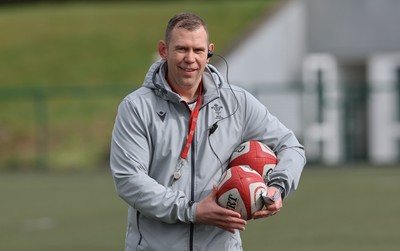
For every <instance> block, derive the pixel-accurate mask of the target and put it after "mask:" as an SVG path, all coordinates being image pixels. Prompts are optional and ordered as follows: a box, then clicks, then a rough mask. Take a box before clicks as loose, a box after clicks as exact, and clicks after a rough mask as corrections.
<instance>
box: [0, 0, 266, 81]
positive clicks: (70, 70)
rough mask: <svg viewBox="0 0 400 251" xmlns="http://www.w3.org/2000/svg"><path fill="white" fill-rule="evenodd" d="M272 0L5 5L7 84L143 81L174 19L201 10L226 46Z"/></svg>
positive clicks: (0, 14)
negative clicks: (172, 17) (166, 30)
mask: <svg viewBox="0 0 400 251" xmlns="http://www.w3.org/2000/svg"><path fill="white" fill-rule="evenodd" d="M269 2H272V1H271V0H270V1H260V0H258V1H257V0H256V1H254V0H252V1H202V2H198V1H159V2H156V3H152V2H148V3H144V2H132V3H129V2H120V3H95V4H93V3H80V4H79V3H75V4H55V5H33V6H26V7H19V8H18V7H13V8H3V9H0V30H1V31H2V39H1V40H0V76H2V80H1V84H0V85H1V86H15V85H23V86H25V85H70V84H73V85H81V84H82V85H99V84H113V85H119V84H127V83H134V84H140V83H141V82H142V80H143V75H144V74H145V72H146V71H147V69H148V66H149V64H150V63H151V62H152V61H153V59H154V54H155V53H156V51H157V43H158V41H159V40H160V39H163V38H164V30H165V27H166V23H167V22H168V20H169V18H170V17H171V16H172V15H174V14H176V13H178V12H183V11H191V12H195V13H198V14H199V15H201V16H202V17H203V18H204V19H205V21H206V22H207V24H208V26H209V30H210V39H211V41H212V42H214V43H215V44H216V50H217V51H222V50H223V49H224V48H226V47H227V46H229V45H230V43H231V42H232V40H236V39H238V38H239V37H240V35H241V34H242V33H243V31H244V29H245V28H246V27H247V26H248V25H249V23H251V22H253V21H255V19H256V18H257V17H258V16H259V15H260V14H261V13H263V12H265V10H266V8H267V6H268V3H269Z"/></svg>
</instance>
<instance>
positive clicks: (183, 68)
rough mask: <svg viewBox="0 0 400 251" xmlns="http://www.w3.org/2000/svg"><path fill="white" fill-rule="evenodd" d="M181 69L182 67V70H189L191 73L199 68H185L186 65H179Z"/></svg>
mask: <svg viewBox="0 0 400 251" xmlns="http://www.w3.org/2000/svg"><path fill="white" fill-rule="evenodd" d="M179 69H181V70H182V71H184V72H187V73H191V72H195V71H197V68H185V67H179Z"/></svg>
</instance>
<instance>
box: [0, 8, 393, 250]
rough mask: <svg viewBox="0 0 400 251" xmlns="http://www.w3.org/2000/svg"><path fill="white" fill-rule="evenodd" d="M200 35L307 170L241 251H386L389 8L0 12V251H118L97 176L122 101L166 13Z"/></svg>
mask: <svg viewBox="0 0 400 251" xmlns="http://www.w3.org/2000/svg"><path fill="white" fill-rule="evenodd" d="M184 11H190V12H195V13H196V14H199V15H200V16H202V17H203V18H204V20H205V21H206V23H207V24H208V27H209V31H210V40H211V41H212V42H213V43H214V44H215V45H216V50H215V52H216V53H217V54H220V55H222V56H224V57H225V58H226V60H227V62H228V64H229V72H227V70H228V68H227V66H226V65H225V63H224V62H223V61H221V60H218V58H217V57H214V58H212V59H211V63H212V64H214V65H215V66H216V67H217V68H218V69H219V70H220V71H221V72H222V73H227V74H229V80H230V82H231V83H232V84H235V85H239V86H242V87H244V88H246V89H247V90H249V91H250V92H252V93H253V94H254V95H255V96H256V97H257V98H258V99H259V100H260V101H261V102H263V103H264V104H265V105H266V106H267V107H268V108H269V110H270V111H271V112H272V113H273V114H275V115H276V116H277V117H278V118H280V119H281V121H282V122H283V123H284V124H286V125H287V126H288V127H289V128H291V129H292V130H293V131H294V132H295V133H296V135H297V136H298V138H299V139H300V141H301V143H302V144H304V146H305V148H306V154H307V158H308V164H307V166H306V169H305V170H304V173H303V177H302V180H301V182H300V186H299V189H298V191H297V192H295V193H293V195H291V196H289V197H288V198H287V200H286V201H285V206H284V208H283V210H282V212H281V213H280V214H279V215H278V216H275V217H273V218H270V219H267V220H262V221H251V222H249V227H248V228H247V230H246V231H245V232H243V234H242V236H243V245H244V248H245V250H264V249H267V250H268V249H273V248H279V249H280V250H399V248H400V231H399V229H398V226H399V225H400V217H399V216H398V212H400V201H399V199H398V198H399V192H400V25H399V24H400V15H399V13H400V1H394V0H380V1H374V0H249V1H239V0H237V1H227V0H214V1H211V0H210V1H206V0H197V1H196V0H191V1H190V0H186V1H177V0H175V1H168V0H165V1H150V0H148V1H112V0H109V1H106V0H103V1H96V0H86V1H79V0H70V1H68V0H63V1H33V0H32V1H29V0H25V1H11V0H8V1H4V0H3V1H1V0H0V107H1V109H0V199H1V202H0V250H5V251H11V250H15V251H17V250H123V245H124V237H125V225H126V211H127V206H126V205H125V204H124V202H122V200H120V199H119V198H118V197H117V195H116V193H115V191H114V185H113V181H112V178H111V174H110V171H109V166H108V161H109V150H110V140H111V130H112V127H113V123H114V118H115V115H116V110H117V106H118V104H119V102H120V101H121V100H122V98H123V97H124V96H125V95H127V94H128V93H130V92H131V91H133V90H135V89H136V88H137V87H138V86H140V85H141V83H142V81H143V78H144V76H145V73H146V72H147V69H148V67H149V66H150V64H151V63H152V62H154V60H156V59H157V43H158V41H159V40H160V39H163V38H164V30H165V26H166V23H167V22H168V20H169V19H170V18H171V17H172V16H173V15H174V14H176V13H178V12H184Z"/></svg>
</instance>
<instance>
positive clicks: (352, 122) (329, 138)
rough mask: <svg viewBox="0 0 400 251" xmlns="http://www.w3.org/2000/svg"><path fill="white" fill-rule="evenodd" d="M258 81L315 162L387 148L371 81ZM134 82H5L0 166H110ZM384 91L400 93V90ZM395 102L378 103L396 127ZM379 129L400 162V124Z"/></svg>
mask: <svg viewBox="0 0 400 251" xmlns="http://www.w3.org/2000/svg"><path fill="white" fill-rule="evenodd" d="M255 86H256V87H253V88H250V89H249V91H251V92H252V93H254V95H255V96H256V97H257V98H258V99H259V100H260V101H261V102H262V103H264V104H265V105H266V106H267V107H268V108H269V110H270V111H271V112H272V113H273V114H274V115H276V116H277V117H278V118H279V119H280V120H281V121H282V122H283V123H284V124H285V125H287V126H288V127H290V128H291V129H292V130H293V131H294V132H295V133H296V135H297V136H298V138H299V139H300V141H301V143H303V144H304V145H305V146H306V153H307V157H308V160H309V162H315V163H325V164H336V163H349V162H350V163H358V162H359V163H363V162H374V159H373V156H372V155H371V152H373V151H374V150H373V149H374V147H376V148H378V147H382V146H380V145H375V146H372V147H371V145H372V144H373V142H372V141H373V140H372V139H373V138H374V137H376V135H375V136H374V135H372V134H373V133H374V131H373V130H371V128H372V127H374V125H373V124H374V123H375V124H376V122H371V121H374V119H373V117H374V114H373V113H372V111H375V110H376V109H371V106H373V105H376V104H375V103H377V102H374V95H376V93H377V91H376V90H371V89H370V88H367V87H366V86H367V85H366V84H361V85H343V87H342V88H340V91H339V93H338V95H336V96H335V95H333V96H332V95H323V94H322V93H323V91H322V90H321V89H319V88H315V89H311V90H310V89H306V88H303V87H302V86H303V85H302V84H299V83H294V84H292V85H285V86H283V85H281V86H271V85H255ZM132 89H133V87H132V86H121V85H118V88H116V87H114V86H112V85H109V86H100V87H99V86H97V87H80V86H61V87H60V86H59V87H35V88H33V87H32V88H2V89H0V105H1V112H0V170H19V169H22V170H48V169H54V170H75V169H76V170H94V169H101V168H106V167H108V157H109V156H108V154H109V145H110V138H111V130H112V126H113V124H114V118H115V115H116V110H117V106H118V104H119V102H120V101H121V100H122V98H123V97H124V96H125V95H126V94H128V93H129V92H130V91H132ZM378 92H379V93H381V94H382V93H383V94H386V95H394V97H398V99H395V100H397V101H396V102H398V100H400V92H399V91H398V90H397V89H394V90H379V91H378ZM396 95H397V96H396ZM378 103H381V102H378ZM395 104H397V105H395V107H391V109H386V108H385V107H384V106H383V107H381V108H379V106H378V110H379V111H380V112H381V113H391V114H389V115H388V116H386V117H389V118H392V120H391V121H392V122H393V123H394V125H393V128H396V126H398V128H400V126H399V125H400V122H399V121H400V119H399V117H400V103H395ZM377 105H379V104H377ZM383 123H386V122H383ZM396 123H397V124H396ZM393 130H394V131H395V130H396V129H393ZM379 133H380V134H381V135H378V137H386V138H389V140H390V139H391V138H392V139H393V142H394V143H393V146H394V147H397V148H396V149H395V150H394V151H397V155H396V157H395V158H394V159H393V158H392V159H391V160H390V161H389V162H388V163H389V164H391V163H393V164H395V163H399V162H400V156H399V155H400V154H399V153H400V131H399V133H398V137H396V134H393V135H394V136H391V135H387V134H388V133H389V132H387V131H385V130H382V131H380V132H379ZM371 149H372V150H371Z"/></svg>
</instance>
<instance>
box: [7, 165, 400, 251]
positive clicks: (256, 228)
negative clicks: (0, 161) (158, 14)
mask: <svg viewBox="0 0 400 251" xmlns="http://www.w3.org/2000/svg"><path fill="white" fill-rule="evenodd" d="M399 180H400V166H399V167H393V168H385V167H376V168H371V167H367V168H361V167H359V168H323V169H316V168H308V169H305V171H304V173H303V177H302V180H301V183H300V186H299V189H298V191H296V192H295V193H293V194H291V195H290V197H289V198H288V199H287V200H286V201H285V203H284V207H283V209H282V210H281V212H280V213H279V214H277V215H276V216H274V217H271V218H267V219H262V220H257V221H249V224H248V226H247V229H246V231H244V232H243V233H242V237H243V243H244V249H245V250H246V251H259V250H280V251H291V250H296V251H298V250H300V251H302V250H304V251H337V250H341V251H376V250H380V251H392V250H393V251H394V250H398V248H399V247H400V232H399V226H400V217H399V216H398V213H399V212H400V201H399V200H398V197H399V194H400V182H399ZM0 198H1V199H2V201H1V202H2V203H1V206H0V215H1V217H0V250H7V251H20V250H21V251H22V250H30V251H36V250H37V251H46V250H58V251H63V250H76V251H80V250H82V251H84V250H97V251H101V250H104V251H105V250H123V242H124V236H125V225H126V213H127V210H126V205H125V204H124V202H123V201H122V200H121V199H119V198H118V196H117V195H116V194H115V191H114V186H113V182H112V178H111V174H110V173H109V172H101V173H70V174H61V173H56V174H55V173H43V174H33V173H28V174H23V173H1V175H0Z"/></svg>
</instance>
